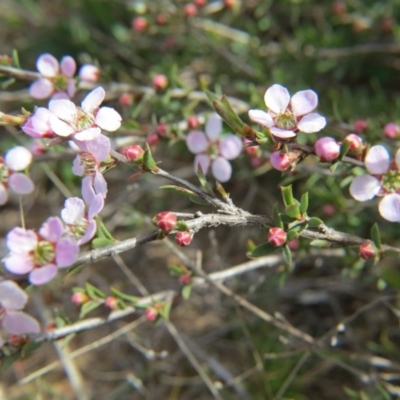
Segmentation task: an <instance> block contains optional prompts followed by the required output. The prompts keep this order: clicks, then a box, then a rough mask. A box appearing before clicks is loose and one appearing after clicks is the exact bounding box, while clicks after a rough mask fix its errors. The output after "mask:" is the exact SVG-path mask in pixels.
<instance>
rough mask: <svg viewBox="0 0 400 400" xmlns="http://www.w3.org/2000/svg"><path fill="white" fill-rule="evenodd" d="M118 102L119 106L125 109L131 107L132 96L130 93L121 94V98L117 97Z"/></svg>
mask: <svg viewBox="0 0 400 400" xmlns="http://www.w3.org/2000/svg"><path fill="white" fill-rule="evenodd" d="M118 101H119V104H121V106H124V107H127V106H130V105H132V103H133V96H132V95H131V94H130V93H122V94H121V96H119V99H118Z"/></svg>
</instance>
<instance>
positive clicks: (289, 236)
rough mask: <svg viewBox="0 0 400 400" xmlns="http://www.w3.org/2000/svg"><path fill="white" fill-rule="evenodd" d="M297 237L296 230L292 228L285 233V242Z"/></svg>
mask: <svg viewBox="0 0 400 400" xmlns="http://www.w3.org/2000/svg"><path fill="white" fill-rule="evenodd" d="M298 237H299V232H298V230H295V229H292V230H290V231H289V232H288V233H287V239H286V241H287V242H290V241H292V240H293V239H297V238H298Z"/></svg>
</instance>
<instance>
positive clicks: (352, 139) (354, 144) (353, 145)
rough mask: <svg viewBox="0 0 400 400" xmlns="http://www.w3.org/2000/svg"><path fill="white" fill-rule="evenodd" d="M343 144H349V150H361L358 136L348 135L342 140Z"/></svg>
mask: <svg viewBox="0 0 400 400" xmlns="http://www.w3.org/2000/svg"><path fill="white" fill-rule="evenodd" d="M344 141H345V142H349V143H350V147H349V150H358V149H360V148H362V140H361V138H360V136H358V135H356V134H355V133H350V134H349V135H347V136H346V137H345V138H344Z"/></svg>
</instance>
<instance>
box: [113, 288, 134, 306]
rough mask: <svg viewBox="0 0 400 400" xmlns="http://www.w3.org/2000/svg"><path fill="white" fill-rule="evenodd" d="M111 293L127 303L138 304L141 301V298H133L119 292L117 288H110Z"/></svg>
mask: <svg viewBox="0 0 400 400" xmlns="http://www.w3.org/2000/svg"><path fill="white" fill-rule="evenodd" d="M110 292H111V293H112V294H113V295H114V296H115V297H118V298H119V299H124V300H126V301H129V302H130V303H133V304H136V303H137V302H138V301H139V297H136V296H131V295H129V294H125V293H122V292H120V291H119V290H117V289H115V288H110Z"/></svg>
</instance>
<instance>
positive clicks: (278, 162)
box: [269, 151, 291, 171]
mask: <svg viewBox="0 0 400 400" xmlns="http://www.w3.org/2000/svg"><path fill="white" fill-rule="evenodd" d="M269 160H270V162H271V165H272V168H275V169H277V170H278V171H286V170H287V169H288V168H289V167H290V164H291V162H290V157H289V154H288V153H281V152H280V151H274V152H273V153H272V154H271V157H270V159H269Z"/></svg>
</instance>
